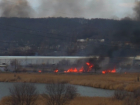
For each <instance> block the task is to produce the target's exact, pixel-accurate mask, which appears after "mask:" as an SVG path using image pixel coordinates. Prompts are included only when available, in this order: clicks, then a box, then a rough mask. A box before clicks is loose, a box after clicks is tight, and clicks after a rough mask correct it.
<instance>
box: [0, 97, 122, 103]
mask: <svg viewBox="0 0 140 105" xmlns="http://www.w3.org/2000/svg"><path fill="white" fill-rule="evenodd" d="M10 101H11V98H10V97H4V98H2V100H1V101H0V105H9V103H10ZM122 104H123V101H120V100H116V99H113V98H104V97H76V98H75V99H74V100H72V101H71V102H70V104H69V105H122ZM36 105H46V104H45V100H44V98H43V97H41V96H39V98H38V100H37V101H36Z"/></svg>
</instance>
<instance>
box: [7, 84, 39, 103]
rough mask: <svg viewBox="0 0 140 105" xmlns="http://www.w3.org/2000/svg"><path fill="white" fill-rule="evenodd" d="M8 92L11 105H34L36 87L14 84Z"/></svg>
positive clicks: (36, 95) (36, 94)
mask: <svg viewBox="0 0 140 105" xmlns="http://www.w3.org/2000/svg"><path fill="white" fill-rule="evenodd" d="M9 91H10V94H11V100H12V102H11V104H12V105H34V103H35V101H36V100H37V97H38V93H37V91H36V87H35V86H34V85H33V84H29V83H19V84H14V85H13V87H12V88H10V89H9Z"/></svg>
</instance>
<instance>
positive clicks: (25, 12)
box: [0, 0, 34, 17]
mask: <svg viewBox="0 0 140 105" xmlns="http://www.w3.org/2000/svg"><path fill="white" fill-rule="evenodd" d="M0 12H1V17H33V14H34V11H33V9H32V8H31V6H30V5H29V3H28V1H26V0H2V1H1V2H0Z"/></svg>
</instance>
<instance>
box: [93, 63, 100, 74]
mask: <svg viewBox="0 0 140 105" xmlns="http://www.w3.org/2000/svg"><path fill="white" fill-rule="evenodd" d="M93 68H94V70H95V73H96V72H97V70H99V69H100V68H101V67H100V66H99V65H98V64H94V66H93Z"/></svg>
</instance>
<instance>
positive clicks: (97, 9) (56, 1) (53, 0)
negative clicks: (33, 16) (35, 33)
mask: <svg viewBox="0 0 140 105" xmlns="http://www.w3.org/2000/svg"><path fill="white" fill-rule="evenodd" d="M109 8H112V5H110V4H109V3H108V2H106V1H105V0H40V7H39V9H38V12H39V16H41V17H43V16H44V17H49V16H50V17H84V18H97V17H104V18H107V17H112V16H113V15H112V14H113V11H112V9H109Z"/></svg>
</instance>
